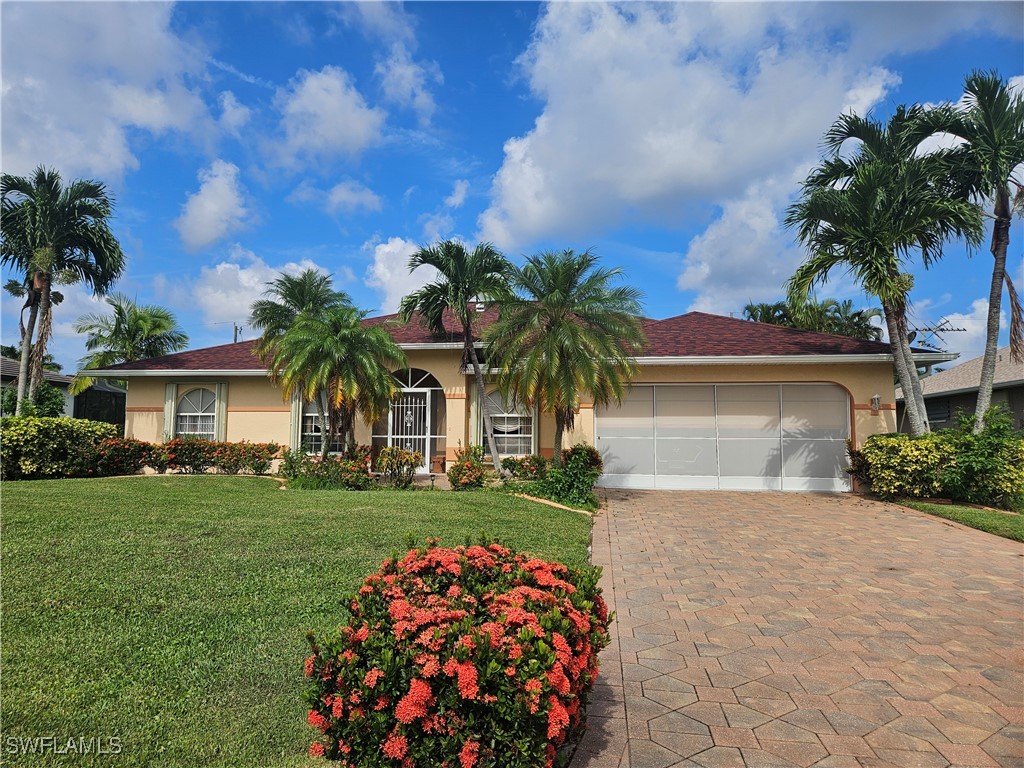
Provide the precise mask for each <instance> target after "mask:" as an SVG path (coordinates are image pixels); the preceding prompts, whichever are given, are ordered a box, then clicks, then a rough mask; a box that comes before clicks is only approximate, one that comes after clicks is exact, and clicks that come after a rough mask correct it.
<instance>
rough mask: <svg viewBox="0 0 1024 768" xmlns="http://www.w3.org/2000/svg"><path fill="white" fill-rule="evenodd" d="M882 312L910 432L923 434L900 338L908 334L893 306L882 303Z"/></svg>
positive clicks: (921, 422)
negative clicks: (905, 332)
mask: <svg viewBox="0 0 1024 768" xmlns="http://www.w3.org/2000/svg"><path fill="white" fill-rule="evenodd" d="M882 313H883V315H885V326H886V328H888V330H889V347H890V349H892V359H893V364H894V365H895V366H896V378H897V379H898V380H899V382H900V389H902V390H903V405H904V411H905V413H906V415H907V418H908V419H909V421H910V433H911V434H912V435H923V434H924V432H925V429H924V422H923V421H922V419H921V417H920V415H919V412H918V409H917V397H916V396H915V395H914V385H913V384H912V383H911V381H910V372H909V371H908V370H907V359H906V357H904V355H903V345H902V344H901V343H900V338H901V337H903V338H904V339H905V338H906V335H905V334H904V333H903V332H902V330H901V329H900V324H899V322H898V320H897V314H898V313H897V312H896V310H894V309H893V308H892V307H891V306H887V305H885V304H883V305H882Z"/></svg>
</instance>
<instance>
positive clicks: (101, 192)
mask: <svg viewBox="0 0 1024 768" xmlns="http://www.w3.org/2000/svg"><path fill="white" fill-rule="evenodd" d="M0 197H2V216H3V222H4V226H3V246H2V251H0V263H3V265H4V266H8V267H13V268H14V269H15V270H16V271H17V272H19V273H20V274H25V275H29V274H31V276H32V290H33V291H35V292H37V293H38V302H39V303H38V329H37V330H36V340H35V343H34V344H31V342H32V339H31V331H32V329H31V327H30V326H31V323H30V326H29V327H26V331H28V332H29V338H27V339H26V338H23V339H22V348H23V349H27V348H28V347H29V346H31V348H32V361H31V379H30V383H29V388H28V392H27V393H26V397H28V399H30V400H31V399H33V398H34V397H35V392H36V389H37V388H38V387H39V383H40V382H41V381H42V380H43V358H44V357H45V355H46V347H47V344H48V343H49V340H50V335H51V333H52V329H53V312H52V309H53V300H52V299H53V296H52V294H53V284H54V282H60V283H63V284H71V283H79V282H81V283H85V284H86V285H87V286H88V287H89V288H91V289H92V291H93V293H95V294H97V295H101V294H103V293H105V292H106V291H107V289H109V288H110V286H111V285H112V284H113V282H114V281H115V280H117V278H118V277H120V275H121V273H122V272H123V271H124V266H125V259H124V254H123V253H122V252H121V246H120V244H119V243H118V241H117V238H116V237H114V234H113V233H112V232H111V231H110V219H111V217H112V216H113V207H114V202H113V198H112V197H111V196H110V195H109V194H108V193H107V190H106V187H105V186H104V185H103V184H101V183H100V182H97V181H88V180H76V181H73V182H71V184H69V185H68V186H67V187H64V186H63V185H62V183H61V177H60V174H59V173H57V171H55V170H50V169H46V168H44V167H42V166H39V167H38V168H37V169H36V171H35V173H34V174H33V175H32V177H31V178H25V177H22V176H13V175H11V174H3V176H2V177H0Z"/></svg>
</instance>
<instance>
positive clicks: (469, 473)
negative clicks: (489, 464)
mask: <svg viewBox="0 0 1024 768" xmlns="http://www.w3.org/2000/svg"><path fill="white" fill-rule="evenodd" d="M486 472H487V470H486V468H485V467H484V447H483V446H482V445H470V446H468V447H466V448H458V449H456V451H455V460H454V461H453V462H452V465H451V466H450V467H449V468H448V482H449V483H450V484H451V487H452V490H453V491H464V490H466V489H468V488H482V487H483V485H484V475H485V474H486Z"/></svg>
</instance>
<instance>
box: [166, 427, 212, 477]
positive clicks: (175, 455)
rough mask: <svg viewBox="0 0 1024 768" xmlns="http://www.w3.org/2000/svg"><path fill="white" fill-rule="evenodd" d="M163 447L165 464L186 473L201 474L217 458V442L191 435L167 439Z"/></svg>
mask: <svg viewBox="0 0 1024 768" xmlns="http://www.w3.org/2000/svg"><path fill="white" fill-rule="evenodd" d="M164 449H165V450H166V451H167V466H168V467H169V468H170V469H177V470H179V471H181V472H183V473H184V474H186V475H201V474H203V473H204V472H205V471H206V470H208V469H209V468H210V467H212V466H213V465H214V462H215V461H216V458H217V443H214V442H213V441H212V440H203V439H202V438H201V437H193V436H191V435H187V436H185V437H176V438H174V439H173V440H168V441H167V442H166V443H164Z"/></svg>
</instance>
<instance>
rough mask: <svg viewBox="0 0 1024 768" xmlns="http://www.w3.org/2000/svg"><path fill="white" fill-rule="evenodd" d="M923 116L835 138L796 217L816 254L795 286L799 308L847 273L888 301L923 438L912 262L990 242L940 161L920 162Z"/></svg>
mask: <svg viewBox="0 0 1024 768" xmlns="http://www.w3.org/2000/svg"><path fill="white" fill-rule="evenodd" d="M922 114H923V110H922V109H921V108H919V107H911V108H909V109H907V108H904V107H900V108H898V109H897V110H896V113H895V114H894V115H893V117H892V118H891V119H890V120H889V122H888V124H887V125H885V126H883V125H881V124H879V123H876V122H874V121H872V120H870V119H867V118H862V117H858V116H856V115H844V116H842V117H840V118H839V120H837V121H836V122H835V123H834V124H833V126H832V128H831V129H830V130H829V132H828V133H827V134H826V146H827V147H828V148H829V149H830V150H831V156H830V157H828V158H827V159H826V160H825V161H824V162H823V163H822V164H821V165H820V166H819V167H818V168H816V169H814V170H812V171H811V173H810V175H809V176H808V178H807V180H806V181H805V182H804V184H803V189H802V193H801V196H800V198H799V199H798V200H797V201H796V202H795V203H794V204H793V205H792V206H790V208H789V210H788V212H787V217H786V225H787V226H790V227H795V228H796V230H797V237H798V239H799V241H800V242H801V243H802V244H804V245H805V246H806V247H807V248H808V250H809V252H810V253H809V256H808V259H807V260H806V261H805V262H804V263H803V264H802V265H801V266H800V267H799V268H798V269H797V271H796V273H795V274H794V275H793V277H792V278H790V280H789V282H788V291H789V295H790V298H791V299H792V300H794V301H800V300H803V299H805V298H806V296H807V294H808V292H809V291H810V290H811V289H812V288H813V287H814V286H815V285H818V284H821V283H823V282H825V281H826V280H827V279H828V277H829V275H830V274H831V272H832V270H834V269H837V268H843V269H845V270H846V271H847V272H848V273H850V274H851V275H852V276H853V277H854V278H855V279H856V280H857V281H858V282H859V283H860V285H861V286H862V287H863V288H864V290H865V291H867V292H868V293H869V294H871V295H873V296H875V297H876V298H877V299H878V300H879V301H880V303H881V305H882V313H883V316H884V318H885V323H886V327H887V329H888V331H889V340H890V344H891V345H892V350H893V360H894V363H895V367H896V374H897V377H898V379H899V382H900V386H901V387H902V388H903V392H904V400H905V402H906V405H907V416H908V418H909V421H910V429H911V432H912V433H913V434H923V433H924V432H927V431H928V426H927V419H926V415H925V409H924V399H923V395H922V393H921V384H920V380H919V379H918V375H917V368H916V365H915V363H914V360H913V356H912V354H911V351H910V343H909V340H908V333H907V331H908V329H907V308H908V294H909V293H910V290H911V288H912V287H913V276H912V275H911V274H910V273H909V272H907V271H906V262H907V261H908V260H909V258H910V256H911V254H912V253H914V252H919V253H920V256H921V259H922V261H923V262H924V264H925V266H928V265H929V264H931V263H932V262H933V261H934V260H936V259H939V258H941V256H942V249H943V245H944V243H945V242H946V241H947V240H949V239H951V238H954V237H961V238H964V239H965V240H966V241H967V242H968V244H969V245H970V246H972V247H973V246H976V245H977V244H978V243H979V242H980V238H981V219H980V216H979V215H978V212H977V210H976V209H974V208H973V207H972V206H971V205H969V204H967V203H966V202H965V201H962V200H957V199H955V198H952V197H950V196H948V195H946V194H944V192H943V191H942V190H941V189H939V187H938V185H937V183H936V159H937V158H936V157H934V156H928V157H918V156H917V155H916V154H915V152H916V149H917V147H918V145H919V144H920V142H921V140H922V139H923V138H924V137H925V136H927V135H928V130H927V129H926V128H923V127H922V124H921V116H922ZM848 139H858V140H859V141H860V142H861V143H860V146H859V147H858V149H857V151H856V152H855V154H854V155H853V157H852V158H851V159H845V158H843V157H841V156H840V154H839V151H840V149H841V147H842V146H843V144H844V143H845V142H846V141H847V140H848Z"/></svg>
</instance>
